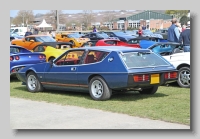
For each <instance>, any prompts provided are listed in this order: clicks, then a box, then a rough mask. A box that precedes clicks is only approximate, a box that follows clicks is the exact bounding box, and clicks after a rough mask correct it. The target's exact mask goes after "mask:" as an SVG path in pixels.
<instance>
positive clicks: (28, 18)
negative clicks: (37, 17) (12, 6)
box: [12, 10, 34, 26]
mask: <svg viewBox="0 0 200 139" xmlns="http://www.w3.org/2000/svg"><path fill="white" fill-rule="evenodd" d="M32 21H34V15H33V11H32V10H19V11H18V13H17V16H16V17H15V18H14V19H13V20H12V23H13V24H15V25H18V26H21V25H23V24H24V26H27V25H28V24H30V23H32Z"/></svg>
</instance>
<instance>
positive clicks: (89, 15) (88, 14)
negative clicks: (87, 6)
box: [81, 10, 94, 29]
mask: <svg viewBox="0 0 200 139" xmlns="http://www.w3.org/2000/svg"><path fill="white" fill-rule="evenodd" d="M92 21H94V15H93V12H92V10H83V13H82V18H81V24H83V25H84V26H85V28H86V29H87V28H88V27H89V26H90V25H91V22H92Z"/></svg>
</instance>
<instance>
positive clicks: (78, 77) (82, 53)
mask: <svg viewBox="0 0 200 139" xmlns="http://www.w3.org/2000/svg"><path fill="white" fill-rule="evenodd" d="M17 77H18V79H19V80H21V81H22V82H23V84H24V85H26V87H27V89H28V91H30V92H33V93H34V92H40V91H42V90H43V89H56V90H70V91H81V92H89V94H90V96H91V98H92V99H94V100H108V99H110V97H111V95H112V91H131V90H135V91H139V92H140V93H141V94H154V93H156V91H157V89H158V86H160V85H162V84H166V83H170V82H174V81H176V80H177V70H176V69H175V68H174V66H173V65H172V64H170V63H169V62H168V61H167V60H165V59H164V58H162V56H160V55H157V54H155V53H153V52H152V51H151V50H149V49H138V48H131V47H122V46H110V47H107V46H105V47H82V48H74V49H70V50H67V51H66V52H65V53H63V54H62V55H60V56H59V57H58V58H56V59H55V60H53V62H48V63H43V64H35V65H32V66H29V67H25V68H23V69H21V70H20V71H19V72H18V73H17Z"/></svg>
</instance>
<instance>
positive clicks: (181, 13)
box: [165, 10, 190, 19]
mask: <svg viewBox="0 0 200 139" xmlns="http://www.w3.org/2000/svg"><path fill="white" fill-rule="evenodd" d="M189 12H190V10H166V11H165V14H170V15H172V16H173V17H174V18H177V19H180V18H181V17H182V16H184V15H185V16H187V14H188V13H189Z"/></svg>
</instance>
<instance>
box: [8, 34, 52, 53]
mask: <svg viewBox="0 0 200 139" xmlns="http://www.w3.org/2000/svg"><path fill="white" fill-rule="evenodd" d="M42 42H56V40H55V39H53V38H52V37H50V36H49V35H30V36H27V37H25V38H23V39H18V40H12V41H11V44H12V45H18V46H22V47H24V48H26V49H28V50H32V49H33V48H34V47H35V46H36V45H38V44H41V43H42Z"/></svg>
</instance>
